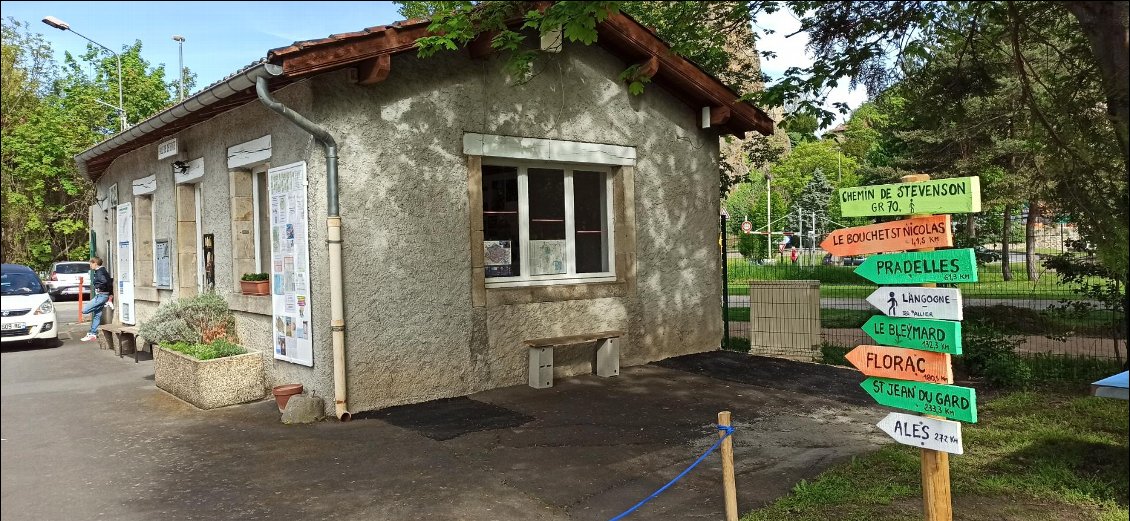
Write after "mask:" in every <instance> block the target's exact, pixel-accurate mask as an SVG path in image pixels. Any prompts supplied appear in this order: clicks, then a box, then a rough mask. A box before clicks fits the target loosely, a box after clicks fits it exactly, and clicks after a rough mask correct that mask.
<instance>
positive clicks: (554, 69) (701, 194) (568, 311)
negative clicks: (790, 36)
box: [94, 46, 721, 412]
mask: <svg viewBox="0 0 1130 521" xmlns="http://www.w3.org/2000/svg"><path fill="white" fill-rule="evenodd" d="M543 58H544V59H542V60H540V61H539V64H538V67H539V68H538V70H537V71H536V74H535V76H534V77H533V78H532V79H531V81H529V82H528V83H527V84H525V85H511V84H509V83H508V80H507V78H506V76H505V74H504V73H503V72H502V71H501V61H500V60H499V59H498V58H491V59H488V60H485V61H473V60H470V59H468V58H467V57H466V54H465V53H451V54H445V55H441V56H438V57H435V58H431V59H428V60H419V59H417V58H415V57H414V56H412V55H408V54H406V55H399V56H396V57H394V58H393V61H392V73H391V75H390V76H389V78H388V79H387V80H386V81H384V82H382V83H380V84H377V85H374V86H357V85H355V84H354V83H352V81H350V78H349V72H348V71H338V72H332V73H327V74H324V75H321V76H318V77H315V78H313V79H311V80H309V81H305V82H300V83H297V84H294V85H291V86H289V87H286V88H284V89H282V90H280V91H279V92H277V93H276V96H277V97H278V99H280V100H281V101H283V102H284V103H286V104H287V105H289V106H291V107H292V108H294V109H295V110H297V111H298V112H300V113H302V114H305V115H307V116H308V117H310V118H311V119H312V120H314V121H316V122H318V123H319V124H322V125H324V126H325V127H326V128H327V129H328V130H329V131H330V132H331V133H332V134H333V135H334V136H335V137H336V138H337V139H338V142H339V145H340V152H339V154H340V173H341V182H340V188H341V194H340V202H341V215H342V223H343V239H344V244H343V256H344V259H343V263H344V268H345V269H344V283H345V288H346V301H345V311H346V322H347V333H346V345H347V353H346V357H347V377H348V382H349V383H348V388H349V403H350V410H351V411H354V412H357V411H362V410H368V409H375V408H380V407H386V406H391V405H396V404H402V403H412V402H419V401H424V400H429V399H435V398H441V397H450V396H459V395H464V394H468V393H471V392H475V391H478V390H482V389H489V388H493V387H499V386H505V385H516V384H524V383H525V382H526V380H527V372H526V371H527V351H526V349H525V348H524V347H522V345H521V342H522V340H526V339H530V338H539V337H548V336H556V335H566V334H580V333H586V332H594V331H600V330H609V329H620V330H625V331H627V332H628V336H627V337H626V338H625V339H623V341H622V342H621V363H622V364H623V365H633V364H640V363H646V362H648V361H652V360H658V359H662V358H667V357H670V356H674V355H678V354H684V353H693V352H700V351H706V350H712V349H716V348H717V346H718V345H719V342H720V338H721V322H720V320H719V319H720V317H719V316H718V315H719V313H720V311H719V309H718V308H719V303H718V296H719V295H720V286H719V284H720V280H719V277H720V275H719V272H718V266H717V254H716V250H717V230H718V226H717V219H718V217H717V215H718V197H717V182H718V177H717V176H718V174H717V172H718V168H717V156H718V139H717V137H716V136H715V135H712V134H709V133H706V132H703V131H701V130H700V129H698V127H697V113H698V111H697V110H696V109H695V108H692V107H688V106H687V105H685V104H683V103H682V102H680V101H678V100H676V99H675V98H674V97H672V96H671V95H670V94H669V93H667V92H666V91H664V90H663V89H662V88H660V87H658V86H654V85H653V86H650V87H649V88H648V89H647V92H646V93H645V94H644V95H642V96H637V97H633V96H630V95H629V94H628V93H627V92H626V90H625V89H624V86H623V84H622V82H620V81H619V80H618V76H619V74H620V72H621V71H622V70H623V68H624V67H625V64H624V63H623V62H621V61H620V60H619V59H617V58H615V57H613V56H611V55H609V54H607V53H606V52H605V51H603V50H601V49H599V48H596V47H583V46H570V47H567V49H566V50H565V52H563V53H561V54H557V55H546V56H544V57H543ZM464 132H475V133H482V134H499V135H511V136H522V137H535V138H548V139H559V140H570V141H583V142H595V143H610V144H617V145H625V146H632V147H635V148H636V152H637V164H636V166H635V168H634V171H633V173H632V175H631V176H630V177H629V178H630V179H632V180H633V181H632V182H633V185H632V190H631V192H633V193H634V194H635V195H634V199H633V200H632V209H633V210H634V219H635V225H636V232H635V237H636V238H635V248H634V251H632V252H624V251H620V248H622V247H623V245H618V246H619V248H618V251H617V253H632V254H634V255H635V258H636V263H637V264H636V266H637V271H636V273H635V279H634V283H632V284H626V283H623V282H622V283H621V286H622V287H620V288H619V289H617V290H616V291H612V292H611V293H609V294H612V295H613V296H607V295H604V294H602V295H604V296H602V297H601V298H589V299H585V298H576V297H575V296H574V297H561V298H554V299H548V300H550V301H546V302H529V301H528V300H526V301H523V302H524V303H518V304H500V303H499V302H510V300H508V299H505V298H502V299H489V298H488V301H490V302H491V303H490V304H488V305H487V306H486V307H474V306H472V298H471V293H472V280H471V277H470V275H469V274H470V273H471V255H470V251H471V248H472V245H471V242H470V237H469V233H468V226H469V218H468V195H467V193H468V168H467V159H466V157H465V156H464V155H463V149H462V137H463V133H464ZM267 133H270V134H271V135H272V152H273V155H272V157H271V159H270V162H271V164H272V165H273V166H280V165H284V164H288V163H292V162H295V161H300V160H305V161H307V168H308V173H309V188H308V199H309V204H310V206H309V208H308V212H309V219H310V265H311V270H312V273H311V283H312V285H313V287H314V289H313V294H312V304H313V307H312V319H313V322H312V324H313V330H314V331H313V332H314V337H313V340H314V367H313V368H306V367H304V366H299V365H295V364H290V363H287V362H281V361H276V360H273V359H270V358H269V355H268V359H269V361H268V363H267V365H266V368H267V380H268V381H267V383H268V385H275V384H279V383H289V382H299V383H302V384H303V385H304V386H305V387H306V389H307V390H308V391H314V392H316V393H317V394H319V395H321V396H322V397H324V398H325V399H326V402H327V406H328V407H332V401H333V378H332V374H333V364H332V351H331V348H330V340H329V339H330V329H329V326H328V321H329V317H328V308H329V293H328V270H327V254H326V251H327V250H326V246H325V230H326V228H325V224H324V222H325V221H324V218H325V195H324V194H325V188H326V186H325V176H324V172H325V163H324V160H323V158H322V154H321V149H320V147H319V146H317V145H316V144H315V143H314V142H313V140H312V139H311V138H310V136H308V135H307V134H305V133H304V132H301V131H300V130H298V129H297V128H295V127H294V126H293V125H291V124H290V123H288V122H285V121H284V120H282V119H281V118H280V117H278V116H277V115H274V114H273V113H270V112H269V111H267V110H266V109H265V108H264V107H262V106H261V105H260V104H259V103H258V102H252V103H249V104H248V105H245V106H243V107H240V108H237V109H235V110H232V111H229V112H227V113H225V114H222V115H220V116H218V117H216V118H214V119H212V120H210V121H207V122H205V123H202V124H199V125H197V126H195V127H192V128H189V129H187V130H185V131H182V132H181V133H180V134H179V135H177V138H178V140H179V151H180V153H179V155H178V156H177V157H174V158H169V159H165V160H161V161H157V160H156V145H149V146H145V147H142V148H140V149H138V150H136V151H133V152H130V153H128V154H126V155H124V156H122V157H121V158H119V159H118V160H117V161H115V162H114V164H113V165H112V166H111V168H110V169H109V170H108V171H107V172H106V174H105V175H104V177H103V178H102V179H101V180H100V181H99V183H98V184H99V186H100V190H102V189H104V187H105V186H108V185H109V184H110V183H113V182H118V183H119V193H120V194H121V198H122V200H123V201H124V200H127V198H128V197H129V195H128V194H129V186H130V181H131V180H132V179H136V178H140V177H144V176H147V175H150V174H156V176H157V192H156V193H155V194H154V203H155V205H157V208H158V211H157V218H156V226H157V230H156V233H155V237H156V238H168V239H170V240H171V241H172V243H173V244H174V246H175V242H176V241H175V239H176V214H175V204H174V203H175V199H174V181H173V176H172V173H171V167H170V163H171V162H172V161H173V160H178V159H179V160H184V161H188V160H192V159H195V158H198V157H201V156H203V157H204V158H205V178H204V180H203V186H204V198H203V199H204V211H203V215H204V218H203V220H204V225H203V233H213V234H215V239H216V253H217V255H216V288H217V291H219V292H220V293H221V294H224V295H225V297H227V298H228V300H229V302H232V303H233V307H234V308H236V309H250V308H251V307H254V306H247V305H246V297H239V296H238V295H234V293H235V291H236V290H235V287H236V282H235V281H236V277H238V275H239V274H237V273H233V269H232V261H231V255H230V253H228V252H230V251H231V220H230V209H229V193H228V192H229V183H228V171H227V167H226V163H225V161H226V151H227V147H230V146H232V145H236V144H239V143H243V142H246V141H250V140H252V139H255V138H258V137H260V136H262V135H264V134H267ZM95 214H96V215H95V219H94V221H95V222H94V224H95V226H96V229H97V230H98V233H99V236H100V242H102V243H104V240H102V239H104V238H106V237H109V235H105V234H106V233H108V232H110V231H112V229H113V228H112V224H113V222H112V216H111V220H110V221H106V222H100V220H99V219H98V215H97V214H98V212H95ZM475 247H479V248H481V245H475ZM175 253H176V252H174V256H173V262H174V265H173V273H174V276H175V274H177V272H178V270H177V266H176V255H175ZM174 286H177V281H175V280H174ZM492 291H500V290H489V289H488V290H487V292H488V293H489V292H492ZM575 294H576V293H574V295H575ZM159 295H160V296H159V297H155V298H154V299H153V300H157V301H160V300H167V299H169V298H172V297H174V296H175V291H160V292H159ZM488 296H489V295H488ZM155 305H156V302H152V303H143V302H141V301H139V303H138V314H139V317H140V318H141V320H145V319H146V318H147V317H148V316H150V315H151V314H152V311H153V309H154V308H155ZM260 307H261V306H260ZM237 322H238V327H239V332H240V336H241V338H242V340H243V342H244V343H245V344H246V345H247V346H248V347H251V348H253V349H260V350H262V351H264V352H265V353H270V352H271V347H270V338H269V334H270V319H269V316H267V315H262V314H256V313H250V312H245V311H240V312H237ZM588 360H589V352H588V351H586V350H584V349H581V348H572V349H558V350H557V352H555V361H556V362H557V364H556V368H557V374H558V376H562V375H567V374H574V373H578V372H582V371H587V370H588V369H589V365H588Z"/></svg>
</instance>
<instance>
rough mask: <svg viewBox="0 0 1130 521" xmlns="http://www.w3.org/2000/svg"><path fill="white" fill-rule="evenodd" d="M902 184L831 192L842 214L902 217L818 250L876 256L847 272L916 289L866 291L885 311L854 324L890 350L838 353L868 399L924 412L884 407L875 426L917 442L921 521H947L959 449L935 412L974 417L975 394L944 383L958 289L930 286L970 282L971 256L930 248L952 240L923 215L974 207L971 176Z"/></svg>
mask: <svg viewBox="0 0 1130 521" xmlns="http://www.w3.org/2000/svg"><path fill="white" fill-rule="evenodd" d="M902 181H903V182H902V183H898V184H889V185H878V186H861V187H855V188H845V189H841V190H840V191H839V198H840V211H841V215H843V216H844V217H865V216H909V218H907V219H903V220H900V221H894V222H888V223H880V224H874V225H870V226H860V227H856V228H848V229H845V230H840V231H837V232H833V233H832V234H830V235H829V236H828V238H827V239H825V240H824V242H823V243H822V244H821V247H823V248H824V249H825V250H827V251H828V252H829V253H831V254H833V255H840V256H845V255H859V254H867V253H878V254H879V255H873V256H871V257H868V258H867V260H866V261H864V263H863V264H862V265H860V266H859V267H858V268H857V269H856V270H855V272H856V273H857V274H859V275H860V276H862V277H864V278H866V279H867V280H870V281H872V282H875V283H878V284H921V285H922V287H918V288H913V287H881V288H879V289H878V290H876V291H875V292H874V293H872V294H871V296H869V297H868V298H867V301H868V302H870V303H871V305H873V306H875V307H876V308H878V309H880V310H882V311H883V313H885V314H886V315H887V316H879V315H876V316H873V317H871V319H870V320H868V321H867V323H866V324H864V326H863V329H864V331H865V332H866V333H867V334H868V335H870V336H871V337H872V338H874V339H875V341H876V342H879V343H881V344H888V345H890V346H898V347H886V346H870V345H862V346H858V347H856V348H855V349H854V350H852V351H851V352H850V353H848V355H847V359H848V361H850V362H851V363H852V364H853V365H855V366H856V367H857V368H859V370H860V371H862V372H863V373H864V374H865V375H868V376H869V378H867V379H866V380H864V382H863V383H862V384H860V385H861V386H862V387H863V389H864V390H865V391H867V393H868V394H870V395H871V396H872V397H874V398H875V401H877V402H878V403H880V404H882V405H886V406H888V407H896V408H900V409H907V410H912V411H918V412H921V413H925V414H927V415H929V416H926V417H920V416H911V415H907V414H901V413H891V414H889V415H887V417H886V418H884V419H883V421H881V422H879V428H881V429H883V431H885V432H886V433H887V434H889V435H890V436H891V437H892V438H894V439H895V441H898V442H899V443H903V444H906V445H912V446H916V447H920V448H921V450H922V460H921V461H922V504H923V513H924V514H925V518H926V520H927V521H952V519H953V505H952V501H951V497H950V477H949V455H950V454H961V453H962V452H963V447H962V442H961V424H959V423H956V422H952V421H947V420H944V419H942V418H940V417H939V416H944V417H946V418H951V419H955V420H962V421H967V422H974V423H975V422H976V421H977V393H976V391H975V390H973V389H971V388H967V387H957V386H953V385H947V384H952V383H953V369H952V367H951V366H950V355H954V354H961V323H960V322H957V321H959V320H961V318H962V310H961V306H962V303H961V294H960V293H959V292H958V291H957V290H954V289H939V288H936V287H935V286H936V284H937V283H947V284H953V283H968V282H977V262H976V258H975V257H974V254H973V250H971V249H959V250H952V249H948V250H941V251H935V248H939V247H942V248H944V247H950V246H952V245H953V238H952V236H951V235H950V224H951V223H950V217H949V216H948V215H940V216H937V215H931V214H934V213H940V214H949V213H973V212H979V211H981V189H980V179H979V178H977V177H964V178H959V179H940V180H935V181H931V180H930V176H928V175H908V176H903V178H902ZM907 250H912V252H910V253H890V252H903V251H907ZM884 252H886V253H884ZM902 348H914V349H921V350H922V351H918V350H914V349H902Z"/></svg>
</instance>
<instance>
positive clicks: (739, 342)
mask: <svg viewBox="0 0 1130 521" xmlns="http://www.w3.org/2000/svg"><path fill="white" fill-rule="evenodd" d="M746 311H747V312H748V311H749V308H746ZM729 340H730V341H729V342H726V340H725V339H723V340H722V343H723V346H722V349H724V350H726V351H737V352H739V353H748V352H749V339H748V338H745V337H741V336H732V337H730V339H729Z"/></svg>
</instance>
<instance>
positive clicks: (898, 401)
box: [860, 376, 977, 423]
mask: <svg viewBox="0 0 1130 521" xmlns="http://www.w3.org/2000/svg"><path fill="white" fill-rule="evenodd" d="M860 386H861V387H863V390H864V391H867V394H870V395H871V397H872V398H875V401H876V402H879V404H880V405H886V406H887V407H894V408H896V409H906V410H908V411H918V412H924V413H926V414H933V415H935V416H944V417H946V418H949V419H951V420H961V421H964V422H969V423H977V390H976V389H973V388H972V387H958V386H956V385H941V384H932V383H925V382H909V381H906V380H892V379H890V378H877V377H874V376H872V377H870V378H868V379H866V380H864V381H863V383H862V384H860Z"/></svg>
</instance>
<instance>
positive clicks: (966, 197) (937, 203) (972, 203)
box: [837, 177, 981, 217]
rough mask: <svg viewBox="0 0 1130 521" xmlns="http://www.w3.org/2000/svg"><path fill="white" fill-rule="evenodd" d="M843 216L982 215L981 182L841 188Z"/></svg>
mask: <svg viewBox="0 0 1130 521" xmlns="http://www.w3.org/2000/svg"><path fill="white" fill-rule="evenodd" d="M837 195H838V196H839V198H840V215H842V216H844V217H868V216H879V215H897V216H902V215H912V214H922V213H977V212H980V211H981V179H980V178H978V177H959V178H956V179H937V180H934V181H924V182H919V183H895V184H889V185H871V186H856V187H852V188H841V189H840V190H839V192H838V194H837Z"/></svg>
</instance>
